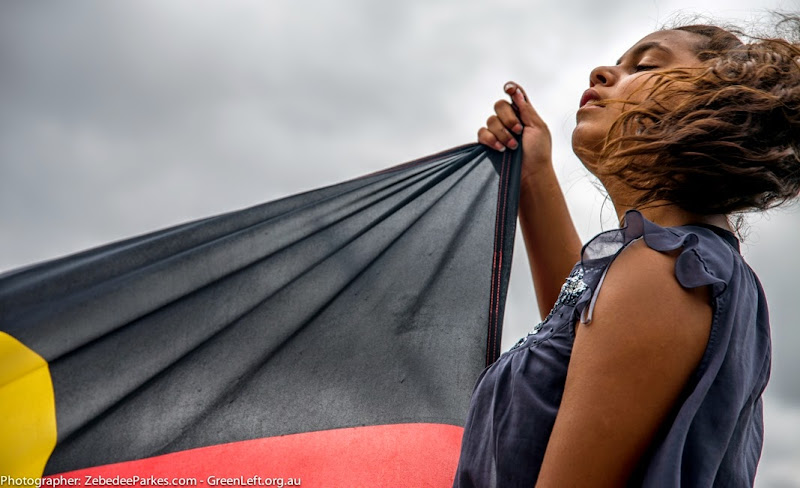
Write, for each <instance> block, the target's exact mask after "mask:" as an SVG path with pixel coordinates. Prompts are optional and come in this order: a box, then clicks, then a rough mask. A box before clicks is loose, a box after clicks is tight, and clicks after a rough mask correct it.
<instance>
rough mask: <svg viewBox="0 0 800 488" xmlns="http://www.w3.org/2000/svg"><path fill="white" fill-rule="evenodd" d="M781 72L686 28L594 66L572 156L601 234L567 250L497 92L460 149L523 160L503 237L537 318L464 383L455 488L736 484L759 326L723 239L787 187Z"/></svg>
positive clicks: (764, 58) (538, 166)
mask: <svg viewBox="0 0 800 488" xmlns="http://www.w3.org/2000/svg"><path fill="white" fill-rule="evenodd" d="M785 22H786V23H787V24H791V25H792V26H795V25H800V23H798V22H797V20H796V19H787V20H785ZM799 60H800V49H799V48H798V46H797V45H794V44H792V43H790V42H788V41H785V40H781V39H771V40H756V41H755V42H752V43H748V44H744V43H742V42H741V41H740V39H739V38H738V37H737V36H736V35H734V34H733V33H731V32H729V31H726V30H723V29H721V28H717V27H714V26H706V25H695V26H686V27H680V28H676V29H671V30H662V31H658V32H655V33H652V34H650V35H648V36H646V37H645V38H643V39H642V40H640V41H639V42H637V43H636V44H635V45H634V46H633V47H631V48H630V49H629V50H628V51H627V52H626V53H624V54H623V55H622V57H621V58H620V59H619V61H618V62H617V63H616V65H613V66H600V67H598V68H595V69H594V70H593V71H592V72H591V74H590V77H589V88H588V89H587V90H586V92H584V94H583V96H582V97H581V100H580V104H579V106H580V108H579V109H578V112H577V115H576V119H577V125H576V127H575V130H574V132H573V138H572V143H573V148H574V150H575V153H576V154H577V155H578V157H579V158H580V159H581V161H582V162H583V164H584V165H585V166H586V167H587V169H589V171H590V172H592V173H593V174H594V175H596V176H597V177H598V178H599V180H600V182H601V183H602V184H603V186H604V187H605V189H606V190H607V192H608V195H609V197H610V199H611V201H612V202H613V204H614V208H615V210H616V213H617V215H618V217H619V220H620V229H616V230H612V231H608V232H604V233H602V234H600V235H598V236H596V237H595V238H594V239H592V240H591V241H590V242H589V243H588V244H586V245H585V246H583V248H581V244H580V241H579V238H578V235H577V232H576V231H575V228H574V226H573V224H572V222H571V219H570V216H569V213H568V211H567V206H566V203H565V201H564V196H563V194H562V193H561V190H560V187H559V185H558V182H557V180H556V176H555V172H554V169H553V162H552V159H551V142H550V135H549V132H548V129H547V126H546V125H545V123H544V122H543V121H542V120H541V118H540V117H539V115H538V114H537V113H536V110H535V109H534V107H533V106H532V105H531V103H530V101H529V99H528V98H527V96H526V95H525V92H524V90H523V88H522V87H521V86H519V85H518V84H516V83H508V84H507V85H506V86H505V92H506V93H507V94H508V95H510V98H511V103H509V102H507V101H503V100H501V101H498V102H497V103H496V104H495V107H494V108H495V114H494V115H492V116H491V117H489V119H488V121H487V125H486V127H484V128H481V129H480V131H479V132H478V140H479V142H481V143H483V144H485V145H487V146H489V147H492V148H494V149H496V150H498V151H503V150H519V149H521V150H522V151H523V158H522V159H523V163H522V164H523V166H522V180H521V195H520V207H519V211H520V215H519V219H520V225H521V228H522V233H523V236H524V239H525V244H526V247H527V251H528V257H529V261H530V266H531V273H532V274H533V280H534V285H535V288H536V297H537V300H538V303H539V308H540V310H542V311H547V310H550V312H549V313H548V314H547V315H546V316H544V317H542V322H541V323H539V324H538V325H536V327H534V329H533V330H532V331H531V332H530V333H529V334H528V336H527V337H525V338H523V339H521V340H520V341H519V342H518V343H517V345H515V346H514V347H513V348H512V349H511V350H510V351H508V352H506V353H504V354H503V355H501V357H500V358H499V359H498V360H497V362H495V363H494V364H493V365H491V366H490V367H488V368H487V369H486V370H484V372H483V373H482V374H481V377H480V378H479V379H478V382H477V384H476V386H475V390H474V392H473V397H472V401H471V406H470V411H469V414H468V417H467V421H466V425H465V431H464V437H463V443H462V452H461V458H460V460H459V465H458V470H457V473H456V478H455V482H454V486H456V487H473V486H475V487H497V486H499V487H509V486H525V487H532V486H537V487H551V486H558V487H562V486H591V487H604V486H623V485H626V484H628V485H633V486H648V487H649V486H670V487H677V486H687V487H688V486H691V487H698V486H724V487H732V486H751V485H752V483H753V479H754V477H755V471H756V465H757V463H758V459H759V456H760V453H761V446H762V438H763V425H762V408H761V405H762V403H761V394H762V392H763V390H764V387H765V386H766V383H767V379H768V376H769V367H770V340H769V323H768V317H767V309H766V302H765V300H764V295H763V291H762V289H761V286H760V284H759V282H758V280H757V278H756V276H755V274H753V272H752V270H751V269H750V268H749V267H748V265H747V264H746V263H745V262H744V261H743V259H742V257H741V255H740V253H739V243H738V240H737V238H736V236H735V234H734V233H733V232H732V229H731V225H730V223H729V222H730V219H731V215H732V214H733V213H734V212H740V211H745V210H754V209H755V210H764V209H767V208H770V207H772V206H775V205H777V204H780V203H783V202H785V201H787V200H790V199H792V198H793V197H795V196H796V195H797V194H798V191H799V190H800V65H799V64H798V61H799ZM520 146H521V147H520ZM576 261H577V264H575V263H576ZM573 265H574V266H573ZM565 278H566V282H565V281H564V280H565ZM562 283H563V285H562Z"/></svg>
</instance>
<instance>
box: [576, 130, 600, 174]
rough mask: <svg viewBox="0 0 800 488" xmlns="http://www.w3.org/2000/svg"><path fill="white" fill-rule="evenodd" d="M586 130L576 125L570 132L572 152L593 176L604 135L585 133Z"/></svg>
mask: <svg viewBox="0 0 800 488" xmlns="http://www.w3.org/2000/svg"><path fill="white" fill-rule="evenodd" d="M585 129H587V128H585V127H581V124H578V126H577V127H575V129H574V130H573V131H572V151H573V152H574V153H575V155H576V156H578V159H580V160H581V163H583V166H584V167H585V168H586V169H588V170H589V172H591V173H592V174H593V175H595V176H596V175H597V173H596V171H595V168H596V167H597V159H598V156H599V154H600V150H601V149H602V147H603V141H604V140H605V134H604V133H601V134H597V132H598V131H587V130H585ZM587 132H588V133H587Z"/></svg>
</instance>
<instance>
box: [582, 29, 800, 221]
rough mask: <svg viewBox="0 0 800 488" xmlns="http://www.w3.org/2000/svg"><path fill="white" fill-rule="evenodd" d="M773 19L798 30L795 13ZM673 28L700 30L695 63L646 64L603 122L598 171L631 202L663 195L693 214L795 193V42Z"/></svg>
mask: <svg viewBox="0 0 800 488" xmlns="http://www.w3.org/2000/svg"><path fill="white" fill-rule="evenodd" d="M778 25H779V26H782V27H784V28H785V27H787V26H788V27H790V28H789V29H785V30H786V31H790V33H791V34H793V35H795V37H797V38H800V18H797V17H783V18H782V20H781V22H779V24H778ZM674 29H676V30H683V31H688V32H692V33H695V34H698V35H699V36H701V38H702V41H701V42H699V43H698V45H697V46H696V55H697V57H698V59H699V60H700V61H702V62H703V67H702V68H700V69H695V70H688V69H687V70H670V71H666V72H661V73H654V76H655V80H656V81H655V83H654V85H652V92H651V93H650V94H649V96H648V97H647V99H646V100H645V101H644V102H640V103H636V104H634V105H633V106H632V108H630V109H628V110H623V112H622V114H621V115H620V116H619V117H618V119H617V120H616V121H615V123H614V124H613V126H612V127H611V129H610V130H609V133H608V136H607V138H606V141H605V144H604V147H603V149H602V151H601V153H600V161H601V164H599V165H598V176H602V175H612V176H615V177H618V178H620V179H622V180H623V181H624V182H625V183H626V184H628V185H630V186H631V187H633V188H635V189H637V190H641V197H640V198H639V199H638V200H637V201H636V202H630V203H632V204H633V205H634V206H637V207H642V206H646V205H647V204H652V203H654V202H658V201H666V202H670V203H672V204H675V205H678V206H679V207H681V208H683V209H685V210H688V211H690V212H693V213H697V214H703V215H708V214H730V213H732V212H740V211H747V210H765V209H768V208H771V207H774V206H776V205H780V204H782V203H784V202H787V201H788V200H791V199H792V198H794V197H796V196H797V195H798V192H800V44H798V43H796V42H793V41H792V40H789V39H783V38H777V37H776V38H768V37H752V38H750V39H751V41H750V42H746V43H745V42H742V41H741V40H740V38H739V37H738V36H744V34H742V32H741V31H735V30H726V29H723V28H720V27H716V26H713V25H687V26H682V27H676V28H674ZM676 101H677V102H676ZM628 103H629V102H626V106H628ZM675 105H677V106H675Z"/></svg>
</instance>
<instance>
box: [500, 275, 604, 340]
mask: <svg viewBox="0 0 800 488" xmlns="http://www.w3.org/2000/svg"><path fill="white" fill-rule="evenodd" d="M586 288H588V287H587V286H586V283H584V281H583V266H576V267H575V268H574V269H573V270H572V272H571V273H570V274H569V276H567V280H566V281H565V282H564V284H563V285H561V291H560V292H559V293H558V299H556V303H555V304H554V305H553V308H552V309H551V310H550V313H548V314H547V317H545V318H544V320H542V321H541V322H539V323H538V324H536V325H535V326H534V327H533V329H531V331H530V332H528V334H527V335H526V336H525V337H523V338H521V339H520V340H518V341H517V343H516V344H514V345H513V346H512V347H511V349H516V348H517V347H519V346H521V345H522V343H523V342H525V341H526V340H527V339H528V337H530V336H532V335H536V334H538V333H539V331H540V330H542V326H543V325H544V323H545V322H547V321H548V320H549V319H550V317H552V316H553V314H555V313H556V310H558V309H559V308H560V307H561V306H562V305H570V306H573V305H575V304H576V303H578V298H579V297H580V296H581V295H582V294H583V292H584V291H586Z"/></svg>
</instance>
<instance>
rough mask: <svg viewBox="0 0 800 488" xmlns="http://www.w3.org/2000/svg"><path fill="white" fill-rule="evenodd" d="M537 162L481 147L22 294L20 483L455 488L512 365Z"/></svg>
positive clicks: (3, 468)
mask: <svg viewBox="0 0 800 488" xmlns="http://www.w3.org/2000/svg"><path fill="white" fill-rule="evenodd" d="M518 153H519V152H518V151H517V152H515V153H514V154H510V152H508V151H507V152H505V153H497V152H494V151H487V150H486V149H485V148H483V147H482V146H478V145H475V144H471V145H466V146H461V147H457V148H454V149H450V150H448V151H445V152H442V153H439V154H436V155H433V156H430V157H427V158H423V159H420V160H416V161H412V162H410V163H406V164H402V165H399V166H395V167H392V168H389V169H387V170H384V171H381V172H378V173H373V174H370V175H366V176H363V177H360V178H356V179H353V180H351V181H347V182H345V183H341V184H337V185H333V186H329V187H325V188H321V189H318V190H313V191H309V192H306V193H302V194H298V195H295V196H291V197H287V198H284V199H281V200H277V201H273V202H269V203H265V204H262V205H258V206H255V207H252V208H247V209H244V210H239V211H235V212H231V213H227V214H223V215H218V216H215V217H210V218H206V219H203V220H198V221H195V222H189V223H186V224H182V225H178V226H175V227H171V228H168V229H164V230H160V231H156V232H153V233H150V234H146V235H143V236H139V237H134V238H131V239H127V240H123V241H119V242H114V243H111V244H108V245H105V246H101V247H98V248H94V249H90V250H88V251H84V252H81V253H77V254H74V255H70V256H66V257H63V258H59V259H55V260H52V261H48V262H44V263H41V264H37V265H33V266H29V267H26V268H21V269H18V270H14V271H11V272H7V273H5V274H3V275H0V475H10V476H25V477H37V476H41V475H42V474H43V473H44V475H56V474H63V475H65V476H66V475H67V474H69V475H72V476H79V475H80V476H82V477H83V476H85V475H97V476H102V477H105V478H106V479H108V478H112V480H113V479H114V477H117V476H119V477H126V476H129V477H132V476H140V477H141V478H143V479H146V480H150V481H153V480H154V479H157V478H161V477H163V478H165V479H171V478H174V477H182V476H188V477H196V478H198V479H201V480H207V477H208V476H214V477H217V478H222V477H240V476H242V477H244V478H246V479H245V480H244V481H245V483H247V482H248V481H247V480H248V479H251V478H252V479H256V478H258V479H256V481H254V482H253V483H255V484H256V485H258V484H259V483H260V484H262V485H264V484H267V485H269V484H272V485H278V484H279V483H278V479H279V478H280V479H282V481H281V482H280V483H281V484H284V485H291V484H292V482H293V483H294V484H297V483H298V482H301V483H302V485H303V486H447V485H448V484H450V483H452V479H453V474H454V470H455V467H456V463H457V459H458V454H459V449H460V443H461V435H462V431H463V423H464V419H465V416H466V411H467V407H468V403H469V398H470V394H471V391H472V388H473V386H474V384H475V381H476V379H477V377H478V375H479V374H480V372H481V370H482V369H483V368H484V367H485V366H486V365H487V364H490V363H491V362H493V361H494V360H495V359H496V357H497V355H498V354H499V350H500V335H501V330H502V317H503V307H504V301H505V294H506V289H507V284H508V279H509V271H510V266H511V252H512V248H513V239H514V229H515V223H516V211H517V202H518V194H519V169H520V168H519V158H518V156H517V155H518ZM82 479H83V478H82ZM240 480H241V479H240ZM259 480H260V481H259ZM270 480H271V481H270ZM265 481H266V482H265ZM200 484H201V485H202V484H208V481H203V482H202V483H200Z"/></svg>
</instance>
